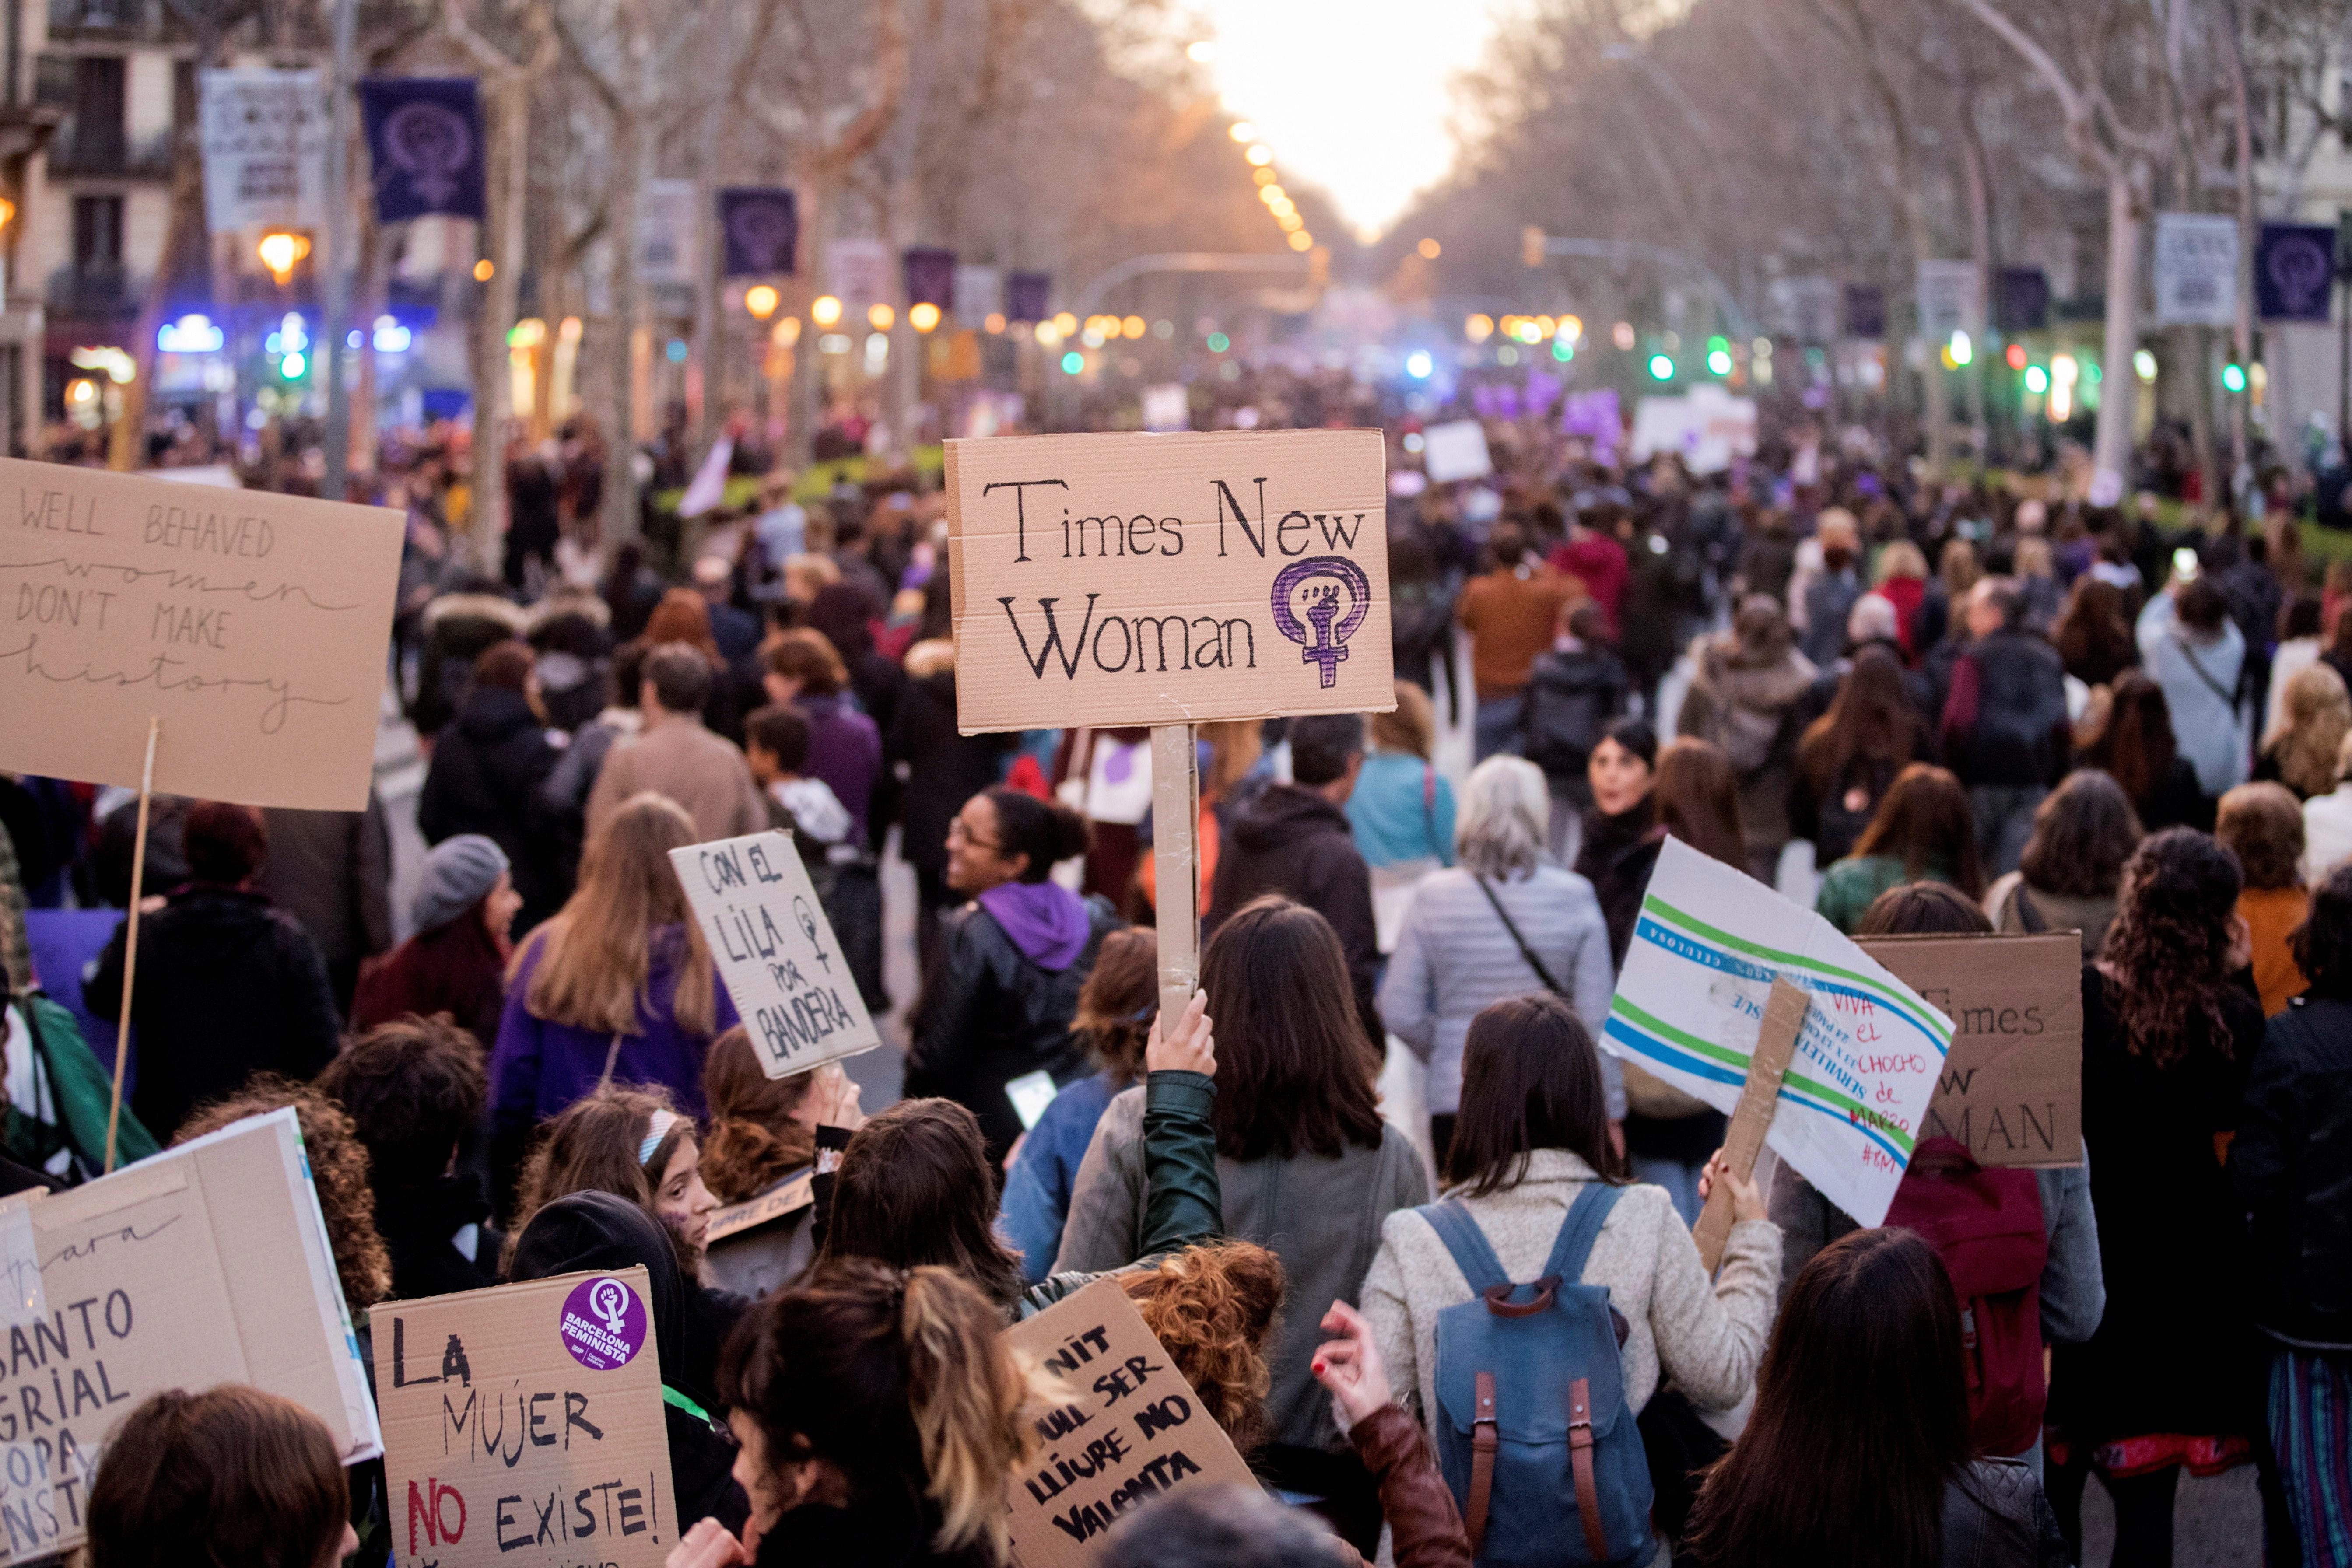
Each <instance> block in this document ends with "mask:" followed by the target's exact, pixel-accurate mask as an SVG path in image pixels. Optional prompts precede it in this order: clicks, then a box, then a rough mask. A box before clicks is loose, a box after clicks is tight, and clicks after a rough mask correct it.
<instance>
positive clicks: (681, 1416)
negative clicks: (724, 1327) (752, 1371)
mask: <svg viewBox="0 0 2352 1568" xmlns="http://www.w3.org/2000/svg"><path fill="white" fill-rule="evenodd" d="M632 1267H638V1268H643V1269H644V1270H645V1271H646V1294H647V1296H648V1297H650V1300H649V1301H647V1302H646V1306H647V1308H648V1309H649V1311H650V1313H651V1316H652V1318H653V1331H654V1332H653V1338H654V1343H655V1345H656V1348H657V1349H658V1350H659V1352H660V1354H661V1367H662V1381H663V1385H664V1386H663V1389H662V1396H663V1397H662V1425H663V1427H664V1428H665V1431H666V1434H667V1437H668V1439H669V1475H670V1488H671V1493H672V1495H673V1496H674V1497H675V1498H676V1499H677V1511H678V1516H679V1517H680V1518H681V1519H716V1520H718V1521H719V1523H721V1524H722V1525H724V1526H725V1527H726V1528H727V1529H728V1530H730V1531H740V1530H741V1529H742V1528H743V1522H744V1521H745V1520H747V1519H749V1518H750V1517H751V1500H750V1499H749V1498H747V1497H745V1496H744V1493H743V1489H742V1488H741V1487H740V1486H739V1485H737V1484H736V1481H735V1478H734V1476H733V1474H732V1470H733V1467H734V1464H735V1452H736V1448H735V1439H734V1437H732V1436H731V1435H730V1433H729V1432H728V1430H727V1428H726V1427H724V1426H723V1425H721V1424H720V1423H719V1421H717V1420H715V1419H714V1418H713V1417H712V1416H711V1414H710V1413H709V1411H707V1410H705V1409H703V1408H702V1406H701V1405H700V1403H699V1402H698V1401H696V1400H695V1399H693V1398H692V1397H690V1396H688V1395H685V1394H680V1393H678V1392H677V1388H676V1375H675V1374H674V1373H672V1372H671V1370H670V1369H671V1368H673V1367H677V1366H683V1365H685V1364H687V1362H688V1353H687V1344H686V1285H685V1282H684V1281H683V1280H682V1279H681V1278H680V1276H679V1274H678V1270H677V1253H676V1251H675V1250H674V1249H672V1247H671V1245H670V1239H669V1237H668V1236H667V1234H666V1233H665V1232H664V1231H663V1229H662V1228H661V1227H660V1226H658V1225H656V1224H655V1223H654V1221H653V1219H652V1218H651V1217H649V1216H648V1215H647V1214H646V1211H645V1210H644V1209H642V1208H640V1207H637V1206H636V1205H635V1204H634V1203H631V1202H630V1201H629V1200H628V1199H627V1198H625V1197H614V1195H613V1194H611V1193H609V1192H595V1191H587V1192H574V1193H569V1194H566V1195H565V1196H564V1197H559V1198H557V1199H555V1200H554V1201H553V1202H551V1203H550V1204H548V1205H547V1206H546V1207H543V1208H541V1210H540V1211H539V1212H538V1213H537V1214H534V1215H532V1216H531V1218H530V1223H529V1224H527V1225H525V1226H524V1227H523V1230H522V1234H521V1235H520V1236H519V1237H517V1238H516V1239H515V1251H514V1260H513V1261H512V1263H511V1264H510V1265H509V1268H508V1276H509V1279H510V1280H511V1281H513V1282H514V1283H517V1284H520V1283H521V1282H522V1281H526V1280H551V1279H553V1278H554V1277H555V1276H556V1275H558V1274H577V1273H581V1272H583V1271H585V1270H599V1271H604V1272H613V1271H617V1270H623V1269H627V1268H632Z"/></svg>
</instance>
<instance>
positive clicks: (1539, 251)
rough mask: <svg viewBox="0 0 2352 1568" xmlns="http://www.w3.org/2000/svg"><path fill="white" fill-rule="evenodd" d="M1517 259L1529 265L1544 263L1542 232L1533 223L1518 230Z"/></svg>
mask: <svg viewBox="0 0 2352 1568" xmlns="http://www.w3.org/2000/svg"><path fill="white" fill-rule="evenodd" d="M1519 259H1520V260H1521V261H1523V262H1526V263H1527V264H1528V266H1529V267H1541V266H1542V265H1543V264H1544V232H1543V230H1541V229H1539V228H1538V227H1536V225H1533V224H1529V225H1528V226H1527V227H1525V228H1523V229H1521V230H1520V231H1519Z"/></svg>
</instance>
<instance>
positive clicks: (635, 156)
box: [604, 50, 652, 545]
mask: <svg viewBox="0 0 2352 1568" xmlns="http://www.w3.org/2000/svg"><path fill="white" fill-rule="evenodd" d="M633 53H634V54H635V56H636V57H635V58H634V59H633V60H632V61H631V76H632V80H633V82H634V81H635V79H636V78H640V77H642V75H643V73H644V60H643V51H642V50H635V51H633ZM650 162H652V148H651V147H650V146H649V145H648V144H647V142H646V138H645V136H644V134H643V133H642V131H640V130H639V128H638V122H637V120H636V117H635V115H625V116H622V117H620V118H619V119H617V120H615V121H614V126H613V167H614V170H616V171H617V172H619V174H620V186H619V188H618V189H617V190H615V191H614V193H613V232H612V237H611V244H612V246H613V316H614V344H613V353H614V365H613V402H612V410H613V413H612V429H611V430H610V431H608V432H607V433H606V434H607V438H608V445H609V449H608V451H607V454H606V456H605V461H604V539H605V542H606V543H607V544H608V545H619V544H622V543H625V542H627V541H630V540H634V539H635V538H637V536H638V534H639V533H640V532H641V531H642V530H641V528H639V523H640V520H641V519H640V518H639V517H638V515H637V475H636V454H637V430H636V426H637V405H636V380H637V366H636V351H637V324H638V323H637V318H638V316H639V314H640V304H639V299H638V293H639V290H638V284H637V193H638V192H639V191H640V190H642V189H644V186H645V179H646V165H647V164H649V163H650Z"/></svg>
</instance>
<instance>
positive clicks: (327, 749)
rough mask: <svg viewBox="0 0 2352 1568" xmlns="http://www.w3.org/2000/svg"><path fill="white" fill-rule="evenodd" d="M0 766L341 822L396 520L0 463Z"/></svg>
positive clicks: (378, 689)
mask: <svg viewBox="0 0 2352 1568" xmlns="http://www.w3.org/2000/svg"><path fill="white" fill-rule="evenodd" d="M0 507H5V517H6V518H7V521H6V523H5V525H0V527H5V533H6V542H5V543H0V713H5V714H6V715H7V722H6V723H5V724H0V768H16V769H21V770H23V771H26V772H29V773H43V774H47V775H49V776H51V777H54V778H59V779H87V780H90V781H92V782H96V783H100V784H121V785H125V786H128V787H130V788H132V789H136V788H138V786H139V781H140V770H141V764H142V760H143V758H144V757H145V752H146V743H147V721H148V719H149V718H150V717H151V716H152V717H156V718H160V719H161V720H162V727H161V733H160V737H159V739H158V741H157V745H156V748H155V788H156V789H160V790H163V791H164V792H165V793H168V794H178V795H192V796H197V797H200V798H205V799H211V800H242V801H244V802H246V803H247V804H248V805H255V806H301V807H310V808H314V809H318V810H343V811H356V810H360V809H361V808H362V806H364V805H366V804H367V789H368V781H369V779H370V778H371V777H372V776H373V769H374V766H375V731H376V718H377V708H378V705H379V703H380V702H381V700H382V697H383V684H384V657H385V649H386V647H387V645H388V643H389V642H390V639H391V635H392V608H393V591H394V587H395V585H396V580H397V578H398V576H399V572H400V545H401V538H402V534H403V531H404V526H405V525H404V519H403V518H402V517H401V515H400V514H399V513H398V512H395V511H389V510H386V509H384V508H383V507H347V506H343V505H341V504H340V503H336V502H328V501H312V500H305V499H302V498H300V497H293V496H279V495H273V494H270V493H268V492H267V491H261V490H234V491H230V490H218V489H214V488H210V487H207V486H188V485H174V484H172V483H170V482H169V481H166V480H162V479H152V478H147V477H143V476H136V475H130V474H109V473H104V472H102V471H100V470H97V469H91V468H71V467H67V466H64V465H59V464H54V463H22V462H16V461H13V460H9V459H0Z"/></svg>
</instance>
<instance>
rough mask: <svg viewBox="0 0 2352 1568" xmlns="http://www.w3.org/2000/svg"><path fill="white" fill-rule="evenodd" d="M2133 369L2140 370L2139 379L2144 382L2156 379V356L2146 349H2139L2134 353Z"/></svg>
mask: <svg viewBox="0 0 2352 1568" xmlns="http://www.w3.org/2000/svg"><path fill="white" fill-rule="evenodd" d="M2132 369H2133V370H2134V371H2137V372H2138V374H2139V379H2140V380H2142V381H2144V382H2152V381H2154V380H2156V356H2155V355H2154V354H2152V353H2150V352H2148V350H2146V349H2142V350H2138V351H2137V353H2135V354H2133V355H2132Z"/></svg>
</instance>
